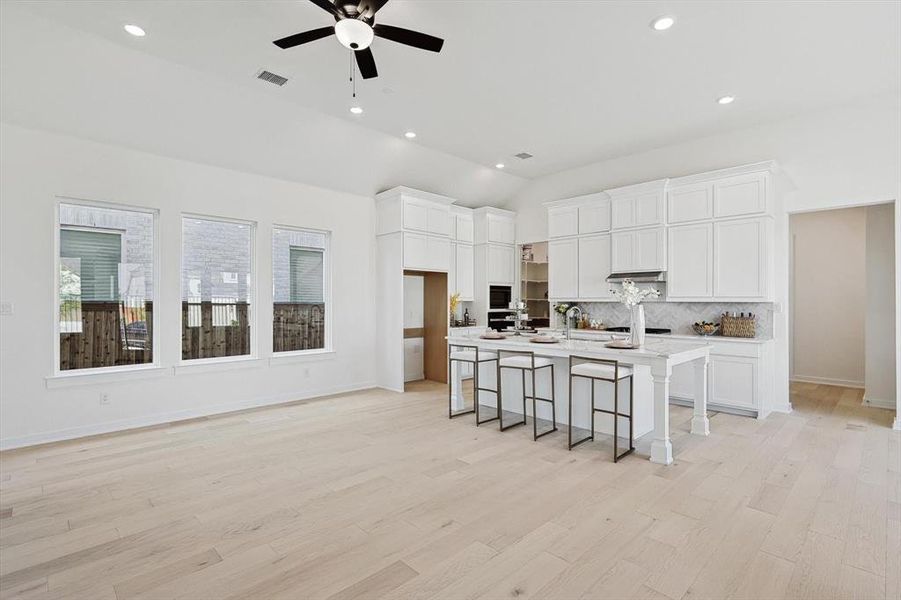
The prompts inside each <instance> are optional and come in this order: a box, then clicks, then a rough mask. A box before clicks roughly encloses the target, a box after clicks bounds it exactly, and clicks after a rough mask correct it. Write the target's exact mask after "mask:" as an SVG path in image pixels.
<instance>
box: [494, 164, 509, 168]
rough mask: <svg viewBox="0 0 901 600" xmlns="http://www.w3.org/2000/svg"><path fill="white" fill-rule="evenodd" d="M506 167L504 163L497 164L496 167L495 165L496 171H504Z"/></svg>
mask: <svg viewBox="0 0 901 600" xmlns="http://www.w3.org/2000/svg"><path fill="white" fill-rule="evenodd" d="M505 166H506V165H504V163H497V164H496V165H494V168H495V169H503V168H504V167H505Z"/></svg>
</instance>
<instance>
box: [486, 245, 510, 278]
mask: <svg viewBox="0 0 901 600" xmlns="http://www.w3.org/2000/svg"><path fill="white" fill-rule="evenodd" d="M488 283H502V284H508V285H513V246H496V245H489V246H488Z"/></svg>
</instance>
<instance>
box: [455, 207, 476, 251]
mask: <svg viewBox="0 0 901 600" xmlns="http://www.w3.org/2000/svg"><path fill="white" fill-rule="evenodd" d="M454 220H455V223H456V227H455V231H454V239H456V240H457V241H458V242H466V243H469V244H471V243H472V240H473V231H472V215H471V214H470V215H461V214H457V215H454Z"/></svg>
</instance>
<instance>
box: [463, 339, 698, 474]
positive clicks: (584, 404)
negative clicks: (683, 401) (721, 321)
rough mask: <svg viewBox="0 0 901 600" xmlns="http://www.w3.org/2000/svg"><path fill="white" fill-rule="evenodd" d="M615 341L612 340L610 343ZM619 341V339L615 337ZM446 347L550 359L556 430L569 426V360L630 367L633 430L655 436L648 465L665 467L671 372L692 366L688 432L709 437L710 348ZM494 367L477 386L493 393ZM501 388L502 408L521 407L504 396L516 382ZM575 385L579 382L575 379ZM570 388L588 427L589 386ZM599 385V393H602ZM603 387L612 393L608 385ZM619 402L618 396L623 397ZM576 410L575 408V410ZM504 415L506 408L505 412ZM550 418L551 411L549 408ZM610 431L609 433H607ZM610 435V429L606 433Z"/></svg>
mask: <svg viewBox="0 0 901 600" xmlns="http://www.w3.org/2000/svg"><path fill="white" fill-rule="evenodd" d="M613 337H615V336H611V339H612V338H613ZM619 337H621V336H619ZM447 339H448V344H450V345H452V346H453V345H463V346H476V347H478V348H479V350H493V351H496V350H519V351H523V350H529V351H532V352H534V353H535V355H536V356H543V357H547V358H550V359H552V360H553V362H554V369H555V371H556V385H555V389H554V391H555V395H556V401H555V406H556V410H557V421H558V423H557V424H558V426H560V425H562V426H563V427H565V426H566V423H567V422H568V414H567V404H568V402H567V398H568V394H569V376H568V375H569V373H568V369H569V357H570V356H573V355H575V356H585V357H589V358H603V359H607V360H616V361H619V362H620V363H622V364H624V365H628V366H631V367H633V368H634V375H635V381H634V388H633V389H634V394H635V398H634V404H633V406H634V422H633V425H634V430H635V437H636V438H638V437H640V436H642V435H644V434H645V433H649V432H651V431H653V441H652V442H651V457H650V458H651V462H655V463H659V464H663V465H668V464H671V463H672V462H673V447H672V442H671V441H670V420H669V395H670V394H669V385H670V377H671V376H672V372H673V367H674V366H676V365H681V364H686V363H691V364H692V365H693V367H694V387H695V394H694V416H693V417H692V421H691V432H692V433H693V434H695V435H708V434H709V431H710V424H709V421H708V419H707V364H708V361H709V356H710V345H709V344H706V343H704V342H702V341H689V340H681V339H680V340H676V339H661V338H648V339H647V341H646V343H645V345H644V346H643V347H641V348H640V349H636V350H621V349H615V348H607V347H606V346H605V345H604V344H605V343H606V341H609V340H604V339H599V340H597V341H595V340H580V339H571V340H566V339H561V340H560V341H559V342H556V343H552V344H538V343H534V342H530V341H529V339H530V337H529V336H514V335H508V337H507V338H506V339H503V340H487V339H482V338H481V337H479V335H478V334H476V333H467V334H462V335H461V334H454V333H451V335H449V336H448V338H447ZM457 364H459V363H454V365H455V368H454V369H453V372H452V373H451V381H452V383H453V386H454V388H453V389H455V390H462V381H461V372H460V370H459V369H457V368H456V365H457ZM496 365H497V363H495V362H489V363H482V365H481V366H480V370H479V378H480V385H481V386H482V387H488V388H491V389H496V378H497V370H496ZM504 377H505V378H504V381H503V389H504V392H505V397H507V401H506V402H505V403H504V406H505V407H510V408H515V407H517V406H521V404H520V403H519V402H514V401H512V400H511V399H510V397H509V396H507V395H508V394H510V395H512V397H514V398H520V397H521V396H519V393H520V391H521V387H520V388H518V387H517V380H518V377H511V379H510V381H509V383H508V380H507V378H506V377H507V375H506V374H505V375H504ZM577 383H578V380H577ZM584 383H585V385H580V386H579V387H578V388H576V387H575V386H574V388H573V406H574V409H573V412H574V414H575V413H576V411H577V410H578V411H579V413H578V415H577V416H576V417H575V418H574V421H575V425H576V426H578V427H584V428H587V423H588V418H589V417H588V415H589V411H588V404H589V402H590V388H589V387H588V382H587V381H585V382H584ZM549 385H550V381H549V378H547V377H545V376H542V377H540V378H539V383H536V386H537V387H538V393H539V395H542V396H545V397H549V391H548V389H547V388H548V386H549ZM601 388H602V386H598V388H597V390H598V392H601V391H602V389H601ZM603 388H605V389H606V388H612V386H611V385H608V386H603ZM607 392H609V393H608V397H612V389H611V390H607ZM621 397H622V396H621ZM598 399H599V402H603V401H604V397H603V394H598ZM452 402H453V404H454V409H455V410H459V409H461V408H463V398H462V396H460V395H459V394H458V395H455V396H454V398H453V399H452ZM478 402H480V404H481V405H482V406H496V404H495V402H496V400H495V398H494V394H492V393H490V392H485V391H483V392H481V393H480V395H479V398H478ZM576 407H579V408H576ZM539 408H540V407H539ZM505 410H506V408H505ZM547 412H548V413H550V407H548V411H547ZM610 429H612V428H610ZM598 430H599V431H605V429H604V427H598ZM608 431H609V430H608Z"/></svg>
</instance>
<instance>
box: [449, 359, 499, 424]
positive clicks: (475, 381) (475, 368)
mask: <svg viewBox="0 0 901 600" xmlns="http://www.w3.org/2000/svg"><path fill="white" fill-rule="evenodd" d="M454 348H456V350H454ZM492 361H497V353H496V352H491V351H489V350H479V347H478V346H468V345H460V344H448V345H447V379H448V381H449V383H448V384H447V414H448V417H449V418H451V419H453V418H454V417H459V416H462V415H468V414H470V413H473V412H474V413H475V414H476V426H478V425H481V424H482V423H490V422H491V421H497V420H498V419H499V418H500V412H501V410H500V400H498V403H497V404H498V409H497V415H495V416H494V417H492V418H490V419H485V420H481V419H480V418H479V392H490V393H492V394H494V395H495V397H496V398H500V396H499V395H498V391H497V390H492V389H491V388H483V387H479V365H480V364H481V363H485V362H492ZM454 362H458V363H469V364H471V365H472V389H473V391H472V398H473V402H472V404H473V407H472V408H471V409H470V410H460V411H457V412H454V408H453V385H454V382H453V379H452V378H451V375H452V374H453V372H454V371H453V363H454ZM460 395H461V396H462V395H463V390H460Z"/></svg>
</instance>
